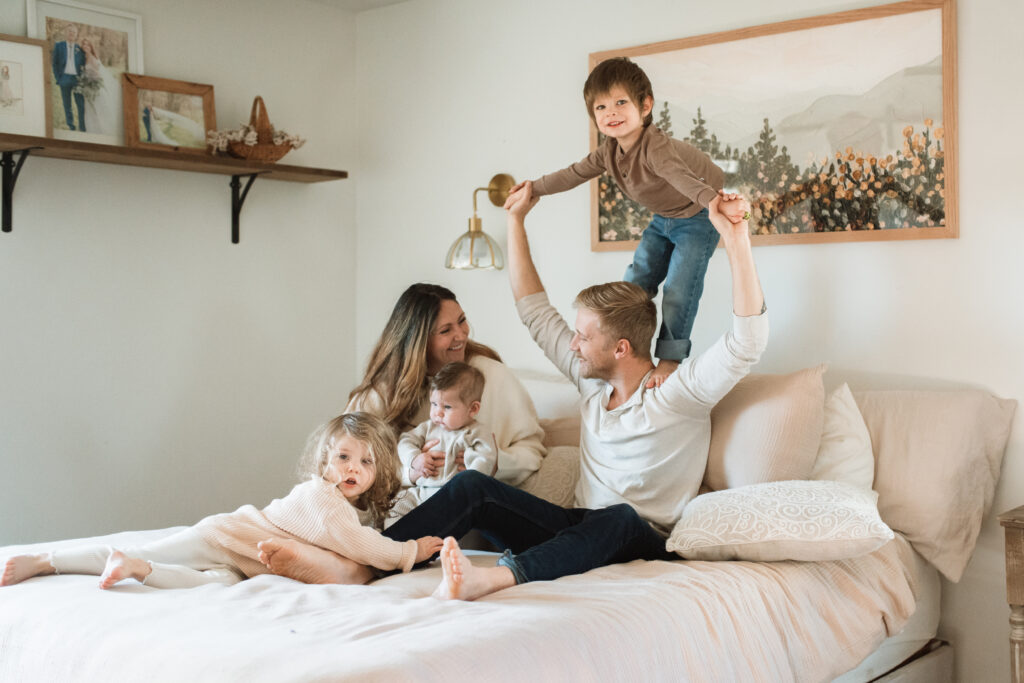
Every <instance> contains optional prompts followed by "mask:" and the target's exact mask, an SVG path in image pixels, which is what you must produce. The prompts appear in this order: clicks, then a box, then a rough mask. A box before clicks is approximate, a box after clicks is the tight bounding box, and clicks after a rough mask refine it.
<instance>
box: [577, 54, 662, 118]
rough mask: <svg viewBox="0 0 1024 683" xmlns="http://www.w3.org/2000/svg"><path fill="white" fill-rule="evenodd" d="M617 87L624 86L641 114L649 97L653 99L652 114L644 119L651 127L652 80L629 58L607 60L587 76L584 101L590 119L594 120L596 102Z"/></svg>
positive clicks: (652, 116)
mask: <svg viewBox="0 0 1024 683" xmlns="http://www.w3.org/2000/svg"><path fill="white" fill-rule="evenodd" d="M616 85H619V86H622V88H623V89H624V90H625V91H626V92H627V93H629V98H630V99H631V100H633V104H635V105H636V106H637V109H639V110H640V111H641V113H642V112H643V110H644V102H645V101H646V100H647V98H648V97H650V98H651V101H652V112H651V113H648V114H647V116H645V117H644V127H647V126H649V125H651V122H652V121H654V114H653V101H654V90H653V88H651V80H650V79H649V78H647V74H645V73H644V70H643V69H641V68H640V67H639V66H637V65H636V63H634V62H633V61H631V60H630V59H629V57H612V58H611V59H606V60H604V61H603V62H601V63H600V64H598V65H597V66H595V67H594V70H593V71H591V72H590V75H589V76H587V82H586V83H584V84H583V100H584V102H586V103H587V114H588V115H589V116H590V118H591V119H592V120H593V118H594V100H596V99H597V98H598V97H600V96H601V95H604V94H605V93H608V92H610V91H611V89H612V88H613V87H615V86H616Z"/></svg>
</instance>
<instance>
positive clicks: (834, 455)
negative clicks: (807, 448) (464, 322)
mask: <svg viewBox="0 0 1024 683" xmlns="http://www.w3.org/2000/svg"><path fill="white" fill-rule="evenodd" d="M810 478H811V479H815V480H828V481H842V482H846V483H847V484H853V485H854V486H858V487H860V488H862V489H870V488H871V484H872V482H874V479H875V455H874V453H872V452H871V435H870V434H868V426H867V425H866V424H864V418H863V417H861V414H860V409H859V408H858V407H857V402H856V401H855V400H853V393H851V392H850V387H849V385H847V384H843V385H842V386H841V387H839V388H838V389H836V390H835V391H833V392H832V393H831V394H829V396H828V399H826V400H825V419H824V426H823V427H822V430H821V444H820V445H819V446H818V456H817V458H815V460H814V467H813V468H812V469H811V477H810Z"/></svg>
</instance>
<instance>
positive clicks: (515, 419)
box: [345, 283, 545, 514]
mask: <svg viewBox="0 0 1024 683" xmlns="http://www.w3.org/2000/svg"><path fill="white" fill-rule="evenodd" d="M452 361H465V362H467V363H469V364H470V365H472V366H474V367H475V368H477V369H478V370H480V372H482V373H483V374H484V378H485V380H486V383H485V385H484V394H483V398H482V399H481V401H480V403H481V408H480V413H479V414H478V415H477V420H479V421H480V423H481V424H483V425H486V426H487V428H488V429H489V430H490V431H491V432H493V433H494V436H495V439H496V441H497V445H498V471H497V472H496V474H495V477H496V478H497V479H500V480H501V481H504V482H506V483H508V484H511V485H513V486H515V485H517V484H520V483H522V481H523V480H524V479H526V478H527V477H528V476H530V474H532V473H533V472H535V471H536V470H537V469H538V468H539V467H540V464H541V460H542V459H543V457H544V455H545V449H544V446H543V445H542V444H541V440H542V439H543V436H544V432H543V431H542V430H541V428H540V425H539V424H538V422H537V411H536V409H535V408H534V407H533V401H532V400H530V396H529V394H527V393H526V389H524V388H523V385H522V384H520V383H519V380H517V379H516V378H515V376H514V375H513V374H512V372H511V371H510V370H509V369H508V368H507V367H506V366H505V364H504V363H502V362H501V359H500V358H499V357H498V354H496V353H495V352H494V351H493V350H492V349H490V348H488V347H486V346H484V345H483V344H478V343H476V342H474V341H472V340H470V339H469V324H468V323H467V322H466V314H465V313H464V312H463V311H462V307H461V306H460V305H459V302H458V301H456V299H455V295H454V294H453V293H452V292H451V290H449V289H446V288H445V287H441V286H439V285H431V284H424V283H419V284H415V285H412V286H410V287H409V288H408V289H406V290H405V292H403V293H402V296H401V297H399V299H398V302H397V303H396V304H395V308H394V310H393V311H392V312H391V317H390V318H389V319H388V322H387V324H386V325H385V326H384V331H383V332H382V333H381V336H380V340H379V341H378V342H377V345H376V347H375V348H374V350H373V352H372V353H371V354H370V361H369V363H368V364H367V367H366V375H365V376H364V378H363V381H362V383H361V384H360V385H359V386H357V387H356V388H355V389H354V390H353V391H352V393H351V394H350V395H349V404H348V407H347V408H346V409H345V410H346V411H347V412H350V411H355V410H364V411H367V412H371V413H373V414H375V415H377V416H379V417H382V418H383V419H384V420H386V421H387V422H388V423H389V424H391V426H392V427H393V428H394V430H395V432H396V434H400V433H401V432H404V431H407V430H410V429H412V428H413V427H415V426H416V425H417V424H419V423H420V422H422V421H424V420H426V419H427V418H428V417H429V413H430V404H429V402H428V400H427V384H428V377H430V376H432V375H433V374H434V373H436V372H437V371H438V370H440V369H441V367H442V366H444V365H445V364H446V363H450V362H452ZM432 446H433V443H432V442H427V444H426V445H425V446H424V450H423V452H422V453H421V454H420V455H418V456H417V457H416V458H415V459H414V460H413V462H412V465H411V466H410V467H409V468H408V470H407V471H404V472H402V480H403V481H402V483H403V485H404V486H407V487H408V486H414V485H415V484H416V482H417V481H418V480H419V479H420V478H421V477H431V476H434V475H436V474H437V473H438V472H439V471H440V469H441V468H442V467H443V466H444V452H443V451H433V450H430V448H431V447H432ZM409 509H411V508H407V506H401V505H400V506H399V507H398V510H399V511H400V512H401V513H403V514H404V513H406V512H408V511H409Z"/></svg>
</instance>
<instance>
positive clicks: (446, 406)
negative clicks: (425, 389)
mask: <svg viewBox="0 0 1024 683" xmlns="http://www.w3.org/2000/svg"><path fill="white" fill-rule="evenodd" d="M479 408H480V404H479V403H478V402H476V401H474V402H473V403H470V404H466V403H465V402H464V401H463V400H462V399H461V398H460V397H459V392H458V389H454V388H453V389H445V390H444V391H437V390H434V391H431V392H430V419H431V421H432V422H433V423H434V424H437V425H442V426H444V428H445V429H462V428H463V427H465V426H466V425H467V424H469V423H470V422H472V421H473V418H474V417H476V413H477V410H479Z"/></svg>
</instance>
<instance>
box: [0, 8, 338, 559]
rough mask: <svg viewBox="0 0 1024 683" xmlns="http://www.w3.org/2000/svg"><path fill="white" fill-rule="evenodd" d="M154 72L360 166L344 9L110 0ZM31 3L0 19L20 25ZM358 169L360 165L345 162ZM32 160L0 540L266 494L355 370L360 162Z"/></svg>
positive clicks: (7, 375)
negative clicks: (218, 169) (244, 193)
mask: <svg viewBox="0 0 1024 683" xmlns="http://www.w3.org/2000/svg"><path fill="white" fill-rule="evenodd" d="M100 4H103V5H105V6H109V7H115V8H119V9H123V10H126V11H130V12H135V13H138V14H141V15H142V19H143V24H142V25H143V49H144V56H145V64H144V65H145V73H146V74H148V75H151V76H162V77H166V78H172V79H178V80H187V81H195V82H199V83H209V84H213V86H214V91H215V98H216V106H217V113H218V119H217V120H218V123H219V124H220V127H221V128H231V127H235V126H236V125H238V123H239V122H240V121H243V120H248V117H249V109H250V106H251V104H252V100H253V97H254V96H255V95H257V94H260V95H262V96H263V97H264V99H265V100H266V103H267V106H268V110H269V113H270V117H271V120H272V122H274V123H275V124H277V125H278V126H280V127H281V128H284V129H285V130H288V131H290V132H295V133H299V134H302V135H304V136H305V137H307V138H308V140H309V141H308V143H307V145H306V146H305V147H304V148H302V149H301V150H298V151H296V152H292V153H291V154H290V155H289V156H288V157H286V158H285V160H284V162H285V163H293V164H297V165H307V166H319V167H326V168H336V169H344V170H348V171H350V172H352V171H354V170H355V169H354V165H355V161H356V159H355V140H356V130H355V121H354V119H355V112H354V111H353V110H351V108H350V106H351V104H352V102H353V99H352V97H351V93H352V90H353V87H354V82H355V65H354V62H355V39H354V35H355V20H354V18H353V15H351V14H349V13H346V12H341V11H338V10H334V9H331V8H329V7H324V6H322V5H316V4H311V3H304V2H294V3H279V2H273V1H272V0H222V1H220V2H217V3H209V2H203V1H202V0H183V1H180V2H173V3H167V2H159V1H158V0H106V1H105V2H103V3H100ZM25 20H26V19H25V3H24V2H14V1H13V0H9V1H6V2H3V3H0V32H2V33H9V34H15V35H25V34H26V24H25ZM353 175H354V176H357V175H358V174H356V173H353ZM229 181H230V178H229V177H228V176H219V175H207V174H200V173H185V172H176V171H168V170H161V169H145V168H131V167H127V166H114V165H105V164H92V163H83V162H76V161H63V160H50V159H41V158H34V157H29V158H28V160H27V161H26V162H25V165H24V167H23V169H22V172H21V176H20V178H19V180H18V183H17V187H16V189H15V193H14V230H13V232H11V233H4V234H2V235H0V321H2V322H0V545H3V544H7V543H15V542H32V541H43V540H47V539H53V538H62V537H73V536H83V535H92V534H99V533H107V532H112V531H117V530H120V529H128V528H136V529H137V528H158V527H165V526H170V525H173V524H189V523H193V522H195V521H196V520H197V519H199V518H200V517H201V516H203V515H205V514H209V513H214V512H223V511H227V510H231V509H234V508H235V507H237V506H238V505H241V504H243V503H257V504H259V503H266V502H269V500H270V499H271V498H273V497H274V496H278V495H281V494H282V493H283V492H284V491H286V490H287V488H288V486H289V485H290V484H291V483H292V481H293V470H294V464H295V462H296V461H297V458H298V455H299V452H300V450H301V448H302V444H303V442H304V439H305V436H306V434H307V433H308V431H309V430H310V429H312V427H314V426H315V424H316V422H317V421H318V420H321V419H326V418H329V417H331V416H332V415H333V414H335V413H336V412H337V411H339V410H340V408H341V407H342V406H343V405H344V399H345V396H346V394H347V391H348V388H349V386H350V384H351V381H352V378H353V374H354V370H353V362H354V360H353V359H354V353H355V351H354V344H353V341H352V336H351V320H352V317H353V315H354V306H353V304H352V302H351V293H352V289H353V286H354V262H355V261H354V250H355V233H354V226H353V218H354V206H355V192H354V187H353V185H352V180H341V181H333V182H325V183H317V184H305V183H287V182H274V181H269V180H257V181H256V182H255V184H254V185H253V186H252V189H251V191H250V193H249V195H248V199H247V201H246V204H245V206H244V209H243V211H242V216H241V243H240V244H238V245H232V244H231V241H230V225H231V214H230V207H231V200H230V190H229V185H228V183H229Z"/></svg>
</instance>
